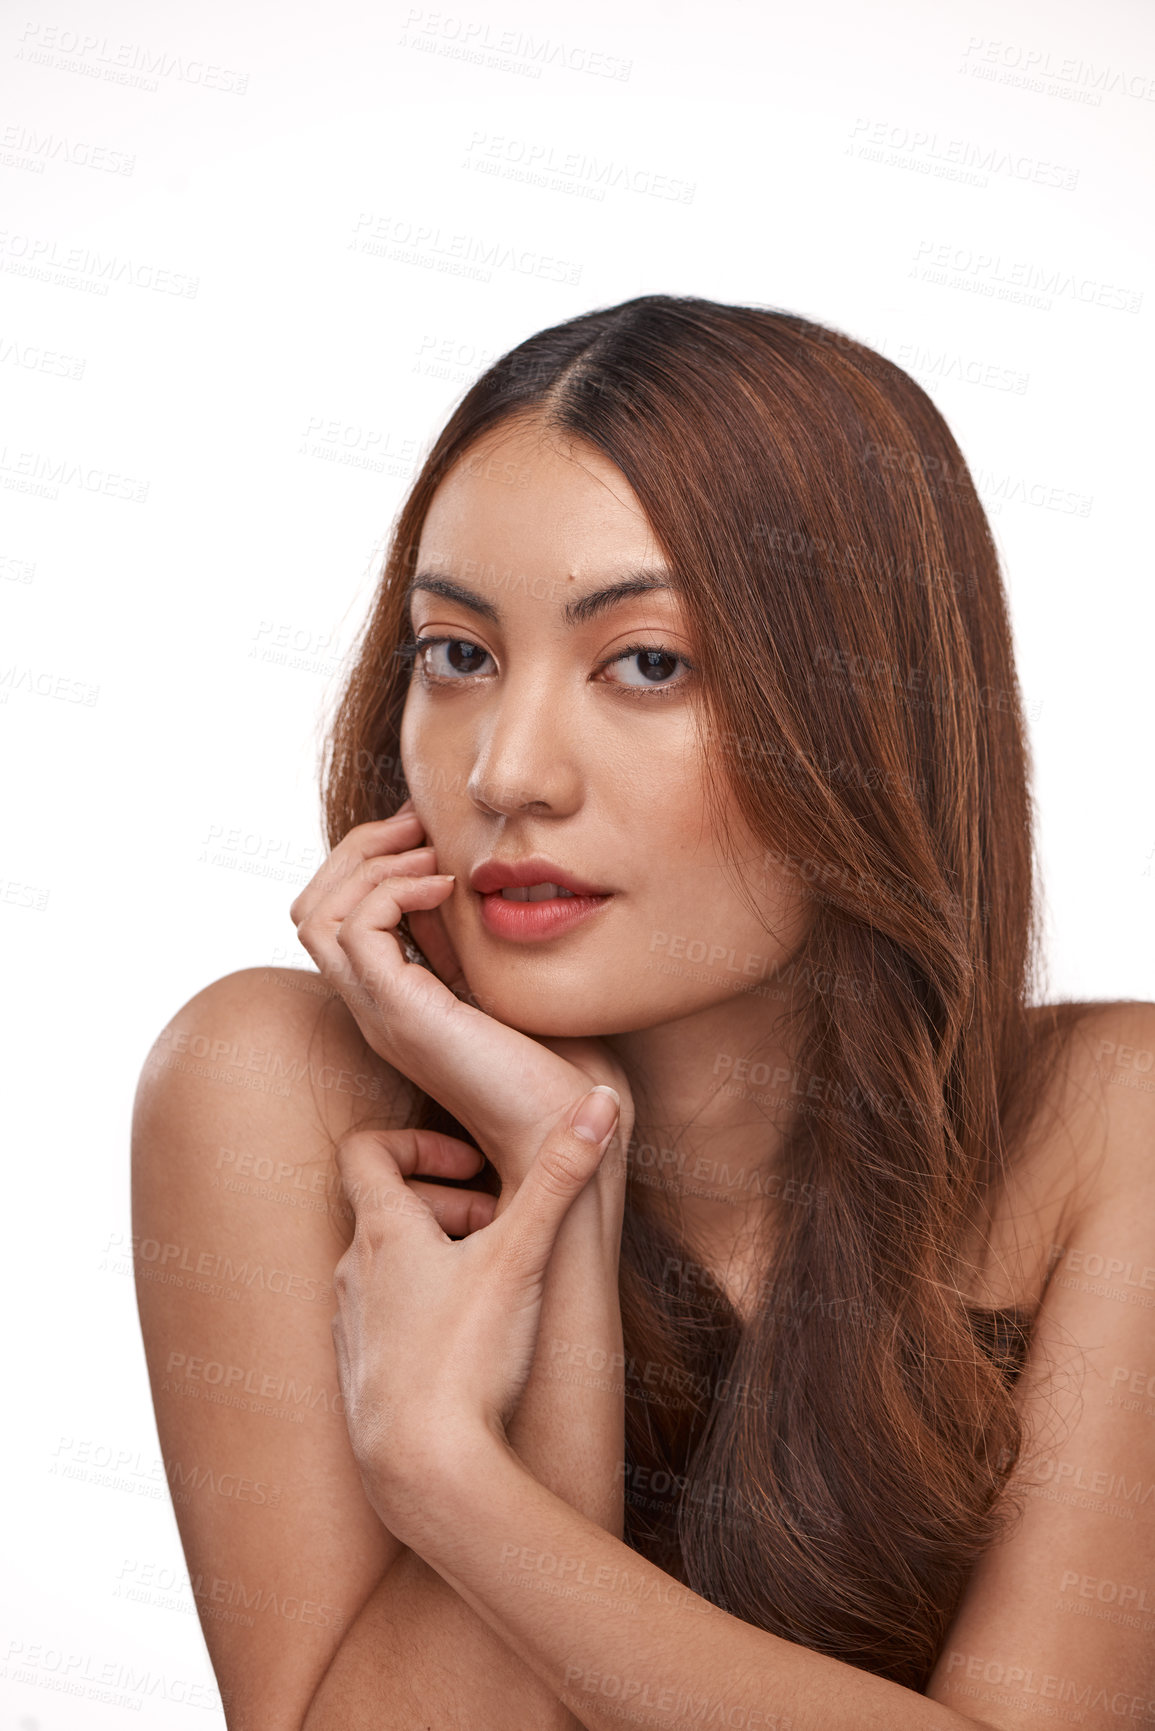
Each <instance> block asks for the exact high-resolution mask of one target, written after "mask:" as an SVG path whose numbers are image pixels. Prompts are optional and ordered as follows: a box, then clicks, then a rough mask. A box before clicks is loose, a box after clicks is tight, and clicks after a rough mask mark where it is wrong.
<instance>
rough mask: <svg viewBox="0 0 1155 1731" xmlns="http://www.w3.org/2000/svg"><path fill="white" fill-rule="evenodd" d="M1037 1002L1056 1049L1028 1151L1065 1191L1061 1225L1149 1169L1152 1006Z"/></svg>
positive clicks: (1154, 1092)
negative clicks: (1050, 1023)
mask: <svg viewBox="0 0 1155 1731" xmlns="http://www.w3.org/2000/svg"><path fill="white" fill-rule="evenodd" d="M1058 1008H1059V1010H1060V1011H1063V1012H1065V1014H1064V1015H1061V1016H1059V1017H1056V1016H1055V1009H1056V1007H1055V1006H1052V1005H1043V1006H1040V1013H1041V1014H1042V1015H1044V1016H1050V1017H1051V1019H1052V1021H1053V1022H1055V1025H1056V1033H1055V1036H1054V1037H1055V1039H1056V1040H1057V1044H1058V1050H1057V1052H1056V1061H1055V1063H1054V1066H1053V1069H1052V1070H1051V1072H1050V1074H1049V1075H1048V1081H1047V1088H1046V1091H1045V1094H1044V1097H1043V1100H1042V1102H1041V1104H1040V1110H1039V1113H1038V1117H1037V1121H1036V1124H1035V1126H1034V1127H1033V1134H1032V1136H1031V1137H1030V1138H1029V1139H1028V1141H1027V1144H1026V1147H1025V1151H1024V1152H1025V1155H1026V1160H1027V1164H1028V1166H1030V1165H1031V1164H1033V1165H1034V1166H1035V1167H1036V1168H1038V1174H1039V1176H1040V1178H1042V1179H1043V1180H1044V1181H1045V1182H1046V1183H1047V1184H1048V1185H1049V1187H1050V1188H1051V1189H1052V1190H1053V1191H1056V1192H1059V1193H1061V1194H1062V1196H1063V1200H1064V1207H1063V1211H1062V1217H1061V1225H1062V1226H1063V1227H1064V1228H1069V1227H1072V1226H1074V1225H1075V1224H1076V1222H1077V1221H1078V1219H1079V1218H1080V1216H1081V1215H1082V1214H1083V1213H1084V1212H1085V1211H1086V1209H1087V1208H1088V1207H1090V1206H1098V1205H1099V1204H1101V1202H1102V1201H1103V1200H1104V1199H1105V1198H1106V1197H1107V1196H1108V1195H1109V1194H1112V1193H1114V1192H1116V1191H1118V1190H1120V1189H1122V1188H1125V1187H1126V1186H1127V1185H1128V1184H1129V1183H1130V1182H1131V1181H1132V1180H1133V1179H1134V1178H1135V1177H1137V1176H1139V1175H1141V1174H1143V1175H1146V1173H1147V1172H1149V1171H1150V1169H1151V1167H1152V1161H1153V1155H1155V1148H1153V1137H1155V1003H1149V1002H1147V1001H1146V1000H1144V999H1125V1000H1120V1001H1118V1002H1113V1003H1084V1004H1070V1005H1062V1006H1058Z"/></svg>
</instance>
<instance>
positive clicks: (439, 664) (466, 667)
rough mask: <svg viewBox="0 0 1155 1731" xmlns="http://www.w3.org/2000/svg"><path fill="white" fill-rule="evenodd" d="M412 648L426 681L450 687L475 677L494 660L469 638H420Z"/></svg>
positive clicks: (416, 639)
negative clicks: (441, 683)
mask: <svg viewBox="0 0 1155 1731" xmlns="http://www.w3.org/2000/svg"><path fill="white" fill-rule="evenodd" d="M408 647H409V649H410V650H411V652H412V655H413V657H414V659H415V661H416V663H417V665H418V667H419V668H420V669H421V672H422V674H423V675H424V677H425V678H427V679H430V680H433V681H441V682H444V683H446V684H452V683H453V682H455V681H458V682H460V681H461V680H465V679H469V678H472V677H473V676H474V675H475V674H476V673H477V670H478V668H479V667H481V666H482V665H483V664H484V663H485V662H486V661H490V660H492V659H493V658H492V656H491V655H490V653H489V651H488V649H483V648H482V647H481V645H480V644H479V643H474V642H473V641H472V639H470V638H468V637H418V638H415V639H414V641H413V642H412V643H411V644H410V645H409V646H408Z"/></svg>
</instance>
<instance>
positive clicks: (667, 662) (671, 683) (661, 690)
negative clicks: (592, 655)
mask: <svg viewBox="0 0 1155 1731" xmlns="http://www.w3.org/2000/svg"><path fill="white" fill-rule="evenodd" d="M611 667H615V668H620V669H621V673H622V675H623V677H619V678H614V679H610V680H607V682H606V683H607V684H610V685H620V686H621V687H622V689H623V690H625V691H628V692H629V693H630V694H631V696H632V695H634V694H635V693H636V694H638V695H645V696H653V697H665V696H666V695H667V693H670V694H672V693H673V692H674V691H676V690H678V691H680V690H681V688H682V686H684V685H685V684H686V683H687V681H688V679H689V677H690V675H691V674H692V673H693V671H694V669H693V665H692V663H691V662H689V661H687V660H686V658H685V656H684V655H676V654H675V653H674V651H673V650H672V649H662V648H660V647H655V645H654V644H652V643H631V644H630V645H629V646H628V648H626V649H621V650H619V651H618V653H617V654H616V655H615V656H614V657H613V658H612V660H610V661H606V662H603V663H602V669H601V671H602V672H603V673H606V672H608V670H609V669H610V668H611ZM679 667H682V668H684V669H685V672H684V673H683V675H682V677H681V678H675V677H674V675H675V674H676V672H677V670H678V668H679Z"/></svg>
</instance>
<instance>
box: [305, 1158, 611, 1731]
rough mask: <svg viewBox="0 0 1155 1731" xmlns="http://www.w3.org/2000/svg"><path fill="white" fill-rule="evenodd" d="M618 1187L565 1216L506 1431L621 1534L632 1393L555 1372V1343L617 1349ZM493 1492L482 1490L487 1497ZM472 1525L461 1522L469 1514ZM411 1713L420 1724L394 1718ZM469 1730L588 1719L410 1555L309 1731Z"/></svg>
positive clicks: (556, 1485) (591, 1192) (531, 1463)
mask: <svg viewBox="0 0 1155 1731" xmlns="http://www.w3.org/2000/svg"><path fill="white" fill-rule="evenodd" d="M620 1190H621V1186H620V1184H619V1183H618V1182H617V1180H616V1179H611V1180H610V1182H609V1183H608V1184H603V1185H602V1186H600V1187H599V1186H597V1185H596V1184H591V1185H590V1186H589V1187H588V1189H587V1190H586V1191H585V1192H584V1193H583V1195H582V1196H581V1197H580V1198H579V1199H578V1201H577V1202H576V1203H575V1204H574V1207H573V1208H572V1209H571V1211H570V1214H569V1215H568V1216H567V1219H566V1222H565V1224H564V1225H563V1227H562V1229H561V1232H560V1233H559V1235H558V1242H557V1245H556V1247H555V1250H554V1254H553V1258H552V1260H551V1264H550V1270H549V1276H548V1281H547V1286H546V1292H545V1297H544V1299H543V1326H542V1330H541V1335H540V1338H539V1343H538V1352H537V1355H536V1358H535V1362H534V1367H533V1370H532V1371H531V1374H530V1380H529V1383H528V1384H527V1386H526V1389H525V1391H524V1393H523V1395H522V1397H521V1403H520V1405H519V1407H518V1411H517V1415H516V1417H515V1418H514V1419H513V1420H512V1421H511V1424H510V1428H509V1435H510V1441H511V1443H512V1445H513V1446H514V1448H515V1449H516V1451H517V1454H518V1457H519V1458H520V1459H521V1460H522V1461H523V1462H524V1463H525V1465H526V1467H527V1469H528V1470H529V1471H530V1472H532V1473H533V1475H534V1477H535V1478H536V1479H538V1480H540V1482H541V1483H542V1484H545V1485H548V1486H549V1488H550V1489H551V1490H553V1491H555V1492H556V1494H557V1495H558V1496H560V1497H563V1498H564V1499H565V1501H566V1502H567V1503H568V1504H569V1505H570V1506H571V1507H572V1508H574V1509H576V1510H578V1511H579V1512H580V1513H581V1514H583V1515H584V1516H586V1517H587V1518H588V1519H589V1520H590V1521H592V1522H594V1524H595V1525H597V1526H599V1527H601V1528H603V1529H604V1530H605V1531H606V1532H608V1533H611V1534H613V1535H614V1536H615V1537H617V1538H619V1539H620V1537H621V1535H622V1519H623V1493H622V1483H623V1481H622V1476H621V1461H622V1451H623V1397H622V1392H621V1389H620V1386H619V1385H618V1384H617V1383H616V1382H615V1381H614V1379H612V1378H611V1379H607V1380H608V1382H609V1384H610V1386H609V1387H608V1388H602V1389H596V1388H595V1389H589V1388H586V1387H579V1386H576V1385H573V1384H570V1383H567V1382H565V1381H562V1380H561V1379H559V1378H558V1377H557V1376H556V1375H554V1374H552V1367H551V1359H552V1358H553V1355H554V1343H555V1342H557V1341H569V1340H581V1341H591V1342H594V1343H595V1344H597V1345H599V1346H602V1347H604V1349H605V1351H606V1355H607V1358H606V1362H607V1363H612V1362H613V1355H614V1354H615V1353H616V1354H619V1355H620V1353H621V1350H622V1347H621V1318H620V1313H619V1310H618V1304H617V1298H616V1292H617V1267H618V1248H619V1244H620V1239H621V1199H620ZM486 1494H487V1493H486V1492H485V1490H484V1489H482V1490H481V1491H480V1496H481V1497H482V1498H484V1497H485V1495H486ZM469 1518H470V1517H469V1516H466V1519H467V1520H468V1519H469ZM398 1706H404V1708H405V1710H406V1712H410V1711H411V1712H412V1713H413V1714H414V1715H417V1714H420V1715H423V1716H424V1717H421V1718H418V1717H416V1716H414V1717H404V1718H397V1719H389V1718H385V1717H383V1714H385V1713H387V1712H389V1711H390V1710H394V1711H395V1710H396V1708H397V1707H398ZM426 1722H428V1723H429V1724H431V1725H438V1726H445V1727H450V1726H456V1725H458V1724H460V1725H461V1726H462V1727H463V1728H464V1731H489V1728H490V1727H492V1728H493V1731H507V1728H508V1726H510V1725H511V1724H516V1725H518V1726H524V1727H526V1728H527V1731H530V1728H532V1731H539V1728H540V1731H554V1728H555V1727H556V1728H557V1731H562V1728H565V1731H569V1728H571V1727H577V1726H578V1724H579V1721H578V1720H577V1719H575V1717H574V1716H573V1714H572V1713H571V1712H570V1711H569V1709H568V1708H567V1707H565V1706H564V1705H563V1704H562V1703H561V1702H560V1701H559V1700H558V1698H557V1695H556V1692H555V1691H554V1690H553V1689H552V1688H551V1687H549V1686H548V1685H546V1684H544V1683H543V1682H542V1680H541V1678H540V1677H538V1675H537V1674H536V1673H535V1672H534V1671H533V1670H531V1669H530V1667H529V1666H527V1665H526V1664H525V1662H524V1660H522V1659H521V1658H520V1657H518V1655H517V1654H516V1653H514V1652H513V1651H512V1650H511V1649H510V1648H509V1646H508V1645H507V1644H506V1642H505V1641H504V1639H503V1638H502V1637H501V1636H500V1635H499V1634H498V1633H497V1632H496V1630H494V1629H493V1628H492V1627H491V1626H490V1624H489V1623H487V1622H486V1621H485V1620H484V1619H483V1618H481V1617H479V1616H478V1614H477V1612H476V1611H475V1610H474V1609H473V1608H472V1607H471V1606H470V1605H469V1604H468V1603H467V1602H466V1601H465V1600H464V1599H462V1598H461V1596H460V1595H459V1594H458V1593H457V1592H456V1591H455V1590H454V1588H453V1587H451V1586H450V1585H449V1583H448V1582H447V1581H446V1580H445V1579H444V1578H443V1577H442V1576H441V1575H439V1574H438V1573H437V1572H436V1570H434V1569H432V1568H430V1567H429V1565H428V1564H427V1563H425V1562H424V1561H423V1560H422V1559H421V1558H420V1557H418V1556H417V1555H416V1554H415V1553H414V1552H412V1551H410V1550H408V1549H406V1550H404V1551H403V1552H402V1553H401V1556H400V1557H399V1558H398V1560H397V1561H396V1562H395V1563H394V1564H393V1565H392V1567H391V1568H390V1569H389V1570H388V1572H387V1573H386V1574H385V1575H384V1577H383V1578H382V1580H381V1581H380V1582H379V1583H378V1585H377V1587H376V1588H375V1589H374V1591H373V1593H372V1594H371V1595H370V1597H369V1599H368V1600H367V1602H366V1604H365V1605H364V1607H363V1608H362V1610H361V1613H360V1615H359V1616H358V1618H357V1620H356V1621H355V1623H354V1624H353V1626H352V1627H351V1628H350V1629H349V1631H348V1633H347V1634H346V1635H345V1637H344V1638H343V1640H342V1641H341V1644H340V1647H339V1648H338V1650H337V1652H336V1654H335V1655H334V1657H333V1661H332V1663H331V1664H330V1666H329V1669H328V1671H327V1672H326V1674H325V1677H324V1680H323V1681H322V1683H321V1686H320V1688H319V1689H318V1691H317V1693H316V1696H315V1697H314V1699H313V1702H312V1704H311V1706H310V1709H309V1712H308V1714H307V1716H306V1718H305V1721H304V1727H303V1731H340V1728H343V1727H349V1728H350V1731H353V1728H355V1727H359V1726H362V1725H364V1726H366V1727H368V1726H373V1727H375V1728H380V1727H383V1726H385V1725H389V1726H392V1725H394V1724H396V1725H398V1726H401V1725H411V1724H412V1725H416V1724H418V1723H420V1724H425V1723H426Z"/></svg>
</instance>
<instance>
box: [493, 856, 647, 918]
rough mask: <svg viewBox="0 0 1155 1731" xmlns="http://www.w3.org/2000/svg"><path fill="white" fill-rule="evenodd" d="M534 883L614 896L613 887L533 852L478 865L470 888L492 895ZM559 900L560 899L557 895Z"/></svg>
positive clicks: (577, 893) (582, 893)
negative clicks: (513, 858)
mask: <svg viewBox="0 0 1155 1731" xmlns="http://www.w3.org/2000/svg"><path fill="white" fill-rule="evenodd" d="M532 884H557V886H558V888H559V889H563V890H572V891H573V893H574V895H575V896H612V895H613V894H614V891H613V890H609V889H605V888H604V887H603V886H601V885H599V884H592V883H589V882H587V880H586V879H585V878H579V877H576V876H575V875H574V873H573V872H569V871H566V869H565V867H564V866H559V865H558V864H557V862H556V861H555V860H551V859H546V857H545V855H544V854H540V853H535V854H530V855H529V856H528V858H526V859H519V860H503V859H486V860H482V861H481V863H480V865H476V866H474V868H473V870H472V871H471V872H470V874H469V887H470V889H471V890H476V892H477V894H478V895H479V896H488V895H492V894H493V893H494V891H495V890H504V889H528V888H529V887H530V886H531V885H532ZM555 899H556V898H555ZM544 905H545V904H544V903H535V902H526V903H518V902H511V903H510V904H509V906H510V907H518V906H524V907H540V906H544Z"/></svg>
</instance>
